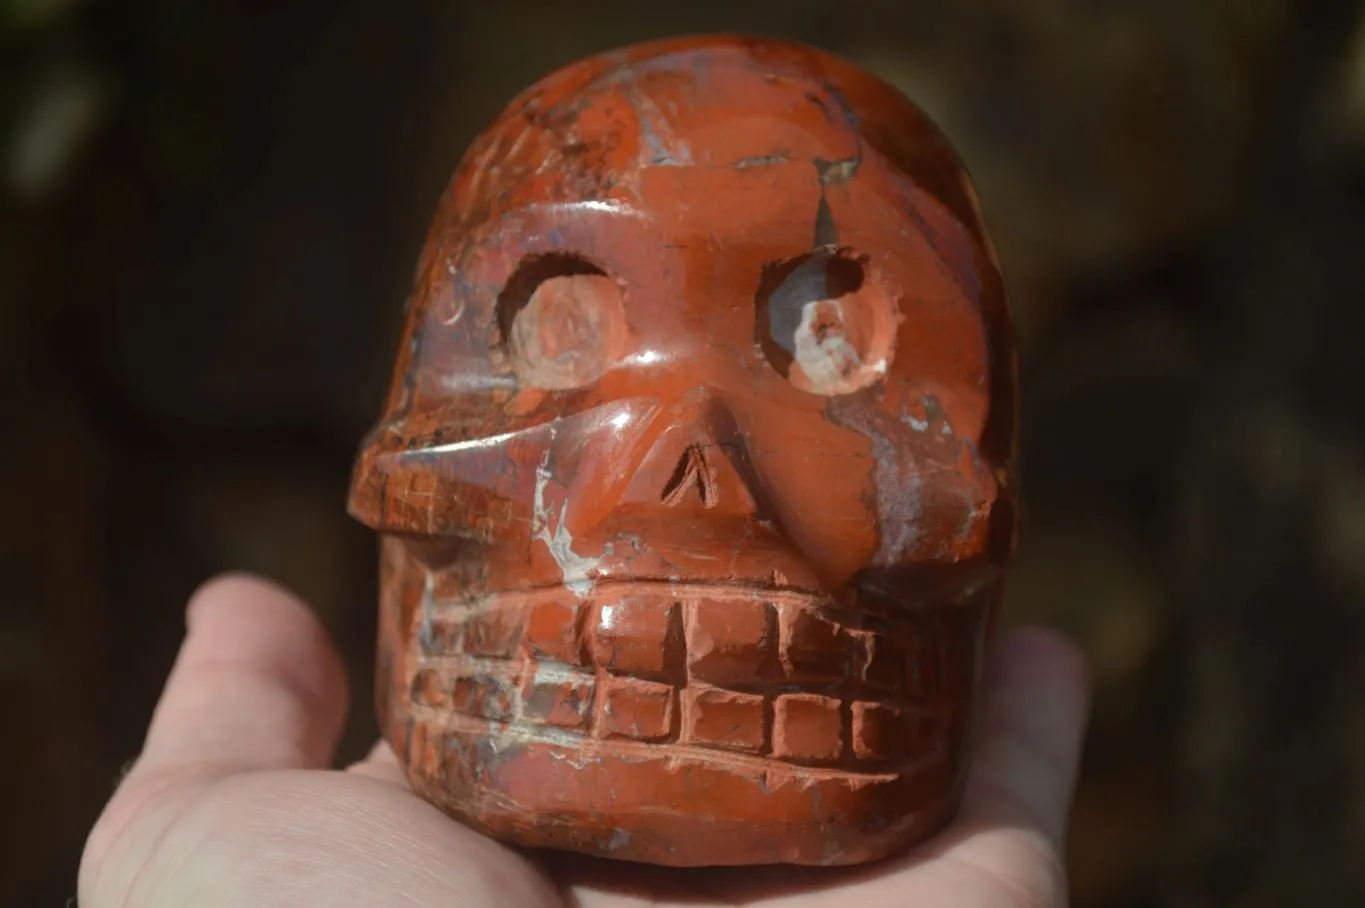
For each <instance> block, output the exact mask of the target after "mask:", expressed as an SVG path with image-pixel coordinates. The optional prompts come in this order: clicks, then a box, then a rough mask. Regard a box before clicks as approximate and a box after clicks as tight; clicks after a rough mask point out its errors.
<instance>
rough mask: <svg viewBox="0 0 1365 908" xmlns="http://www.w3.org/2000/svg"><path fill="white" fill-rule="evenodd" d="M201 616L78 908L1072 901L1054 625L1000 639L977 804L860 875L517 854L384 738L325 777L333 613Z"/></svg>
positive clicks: (217, 603) (337, 679)
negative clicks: (455, 809)
mask: <svg viewBox="0 0 1365 908" xmlns="http://www.w3.org/2000/svg"><path fill="white" fill-rule="evenodd" d="M189 614H190V633H189V636H188V638H187V640H186V643H185V646H184V648H183V649H182V651H181V655H180V658H179V660H178V661H177V664H176V667H175V669H174V670H173V672H172V674H171V678H170V680H169V682H168V684H167V687H166V690H165V693H164V694H163V697H162V701H161V703H160V704H159V706H158V707H157V712H156V715H155V717H154V719H153V722H152V727H151V729H150V731H149V733H148V737H147V744H146V748H145V750H144V752H143V754H142V756H141V757H140V758H139V760H138V762H137V763H136V764H135V766H134V767H133V769H132V770H131V771H130V772H129V774H128V776H127V778H126V779H125V780H124V782H123V784H122V785H121V786H120V788H119V791H118V792H117V793H116V795H115V797H114V799H113V800H112V801H111V802H110V804H109V806H108V807H107V809H106V811H105V813H104V815H103V816H102V817H101V818H100V821H99V823H98V824H97V825H96V827H95V829H94V830H93V831H92V833H91V835H90V839H89V842H88V843H87V846H86V853H85V856H84V858H83V860H82V864H81V874H80V888H79V892H80V895H79V903H80V905H81V908H122V906H126V908H161V906H175V908H185V906H193V908H219V906H221V908H237V906H252V908H276V906H281V908H282V906H329V908H352V906H357V908H358V906H371V905H375V906H385V908H428V906H446V905H455V904H459V905H462V906H517V908H521V906H526V908H540V906H545V908H549V906H566V908H598V906H604V908H605V906H613V908H616V906H620V908H628V906H634V905H689V906H704V905H752V906H774V908H776V906H784V908H787V906H789V908H798V906H817V905H818V906H826V908H838V906H842V905H856V906H858V908H875V906H882V905H887V906H890V905H906V904H911V905H916V904H924V905H942V906H963V908H968V906H970V908H977V906H980V908H1026V906H1027V908H1037V906H1049V908H1052V906H1063V905H1065V903H1066V891H1065V878H1064V875H1063V872H1062V868H1061V862H1060V857H1059V853H1060V848H1061V843H1062V839H1063V836H1064V831H1065V818H1066V812H1067V808H1068V806H1069V801H1070V797H1071V792H1072V787H1073V785H1074V781H1075V772H1076V761H1077V754H1078V750H1079V743H1080V737H1081V729H1082V725H1083V721H1084V717H1085V713H1086V707H1087V704H1086V685H1085V682H1084V677H1083V669H1082V666H1081V663H1080V660H1079V657H1078V656H1077V655H1076V654H1075V652H1074V650H1072V648H1071V647H1070V646H1069V645H1067V644H1065V643H1062V642H1061V641H1060V640H1059V639H1057V638H1056V637H1054V636H1052V635H1050V634H1045V633H1042V632H1036V631H1035V632H1022V633H1019V634H1016V635H1015V636H1014V637H1012V638H1009V639H1007V640H1005V641H1003V642H1002V643H1001V644H1000V645H999V646H998V647H997V648H996V652H995V656H994V657H993V663H992V666H991V670H990V671H989V673H988V691H987V702H986V708H985V713H986V715H985V721H984V724H983V729H982V737H981V742H980V746H979V750H978V754H979V755H978V759H977V761H976V764H975V766H974V768H973V771H972V777H971V779H970V780H969V783H968V790H967V796H966V800H965V803H964V805H963V810H962V812H961V815H960V816H959V818H958V819H957V821H956V822H955V823H954V824H953V825H952V826H951V827H950V828H949V829H948V830H946V831H945V832H944V833H943V834H941V835H940V836H938V837H937V838H935V839H934V840H932V841H930V842H929V843H926V845H924V846H923V847H921V848H919V849H916V850H915V851H914V852H912V853H909V854H906V855H904V856H901V857H898V858H893V859H890V860H887V861H883V862H880V863H877V864H874V865H869V866H866V867H861V868H850V869H838V870H825V869H804V868H792V867H769V868H757V869H753V868H749V869H743V868H735V869H717V868H705V869H697V870H686V871H683V870H668V869H663V868H658V867H649V866H645V865H635V864H622V863H617V862H610V861H600V860H595V859H590V858H586V857H583V856H580V855H568V854H563V855H532V856H528V855H527V854H523V853H521V852H518V851H517V850H515V849H512V848H508V847H506V846H504V845H501V844H499V843H497V842H494V841H492V840H490V839H487V838H485V837H483V836H480V835H478V834H477V833H474V832H473V831H471V830H469V829H467V828H466V827H464V826H461V825H460V824H458V823H455V822H452V821H451V820H450V819H448V818H447V817H445V816H444V815H442V814H441V813H440V812H439V811H437V810H436V809H435V808H433V807H431V806H430V805H428V804H426V803H425V802H423V801H421V800H420V799H419V798H417V797H416V796H415V795H413V794H412V793H411V791H410V790H409V789H408V786H407V783H406V781H405V779H404V778H403V776H402V773H401V771H400V770H399V768H398V766H397V763H396V762H395V761H394V759H393V756H392V754H391V753H390V752H389V751H388V749H387V747H385V746H383V745H382V744H381V745H380V746H378V747H376V748H375V750H374V752H373V753H372V754H371V755H370V757H369V758H367V759H366V760H364V761H362V762H360V763H357V764H355V765H354V766H351V767H349V768H348V769H346V770H344V771H337V770H330V769H326V768H325V767H327V766H328V765H329V764H330V762H331V759H332V753H333V751H334V749H335V746H336V739H337V737H338V735H339V733H340V729H341V726H342V723H343V721H344V718H345V714H346V702H345V697H344V690H345V684H344V679H343V672H342V668H341V664H340V660H339V659H338V657H337V655H336V653H335V651H334V650H333V649H332V647H331V645H330V643H329V642H328V640H327V638H326V636H325V634H324V632H323V631H322V630H321V628H320V627H319V625H318V623H317V621H316V619H314V618H313V616H312V615H311V614H310V613H309V612H308V611H307V609H305V608H304V607H303V606H302V605H301V604H299V603H298V602H297V601H296V600H294V599H293V598H292V597H290V596H288V594H286V593H284V592H283V591H281V590H279V589H277V588H275V587H273V586H270V585H268V584H264V583H262V582H259V581H253V580H248V579H243V578H234V579H227V580H221V581H217V582H215V583H213V584H211V585H209V586H208V587H206V588H205V589H204V590H202V591H201V592H200V593H199V594H198V595H197V596H196V597H195V599H194V601H193V602H192V603H191V607H190V613H189Z"/></svg>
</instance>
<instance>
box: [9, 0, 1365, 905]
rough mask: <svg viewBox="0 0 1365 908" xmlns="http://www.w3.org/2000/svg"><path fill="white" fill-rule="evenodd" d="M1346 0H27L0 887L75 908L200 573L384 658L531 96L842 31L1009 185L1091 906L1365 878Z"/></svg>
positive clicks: (1034, 526) (1353, 143) (1357, 24)
mask: <svg viewBox="0 0 1365 908" xmlns="http://www.w3.org/2000/svg"><path fill="white" fill-rule="evenodd" d="M1359 6H1360V4H1359V3H1356V2H1346V0H1338V2H1326V0H1323V2H1319V0H1298V2H1294V0H1131V2H1126V3H1125V2H1120V0H1032V2H1016V0H955V2H951V3H945V2H941V0H924V2H904V0H858V2H848V0H843V2H840V0H782V2H774V3H755V2H751V3H744V2H736V0H719V2H717V0H706V2H696V0H693V2H689V3H686V4H684V3H677V4H672V5H670V4H665V3H652V4H639V3H633V2H626V0H616V2H605V3H584V2H567V0H564V2H551V0H538V2H537V0H516V2H512V0H503V2H496V3H494V2H487V3H478V4H474V3H468V4H464V3H454V2H449V3H405V4H397V3H395V4H380V3H372V2H362V0H298V2H293V3H284V2H269V0H238V2H190V0H125V2H120V3H114V2H106V3H100V2H93V0H90V2H87V0H0V130H2V131H0V179H2V180H3V183H2V184H0V188H2V189H3V197H2V200H0V376H2V377H3V378H0V408H2V409H3V412H4V418H3V420H0V518H2V519H0V590H3V606H0V717H3V723H4V724H3V728H4V732H3V739H4V741H5V744H4V746H3V747H0V778H2V779H4V782H3V783H0V784H3V786H4V794H3V800H4V805H5V809H4V810H3V811H0V842H3V843H4V847H3V848H0V880H3V881H4V882H3V883H0V903H3V904H5V905H14V906H16V908H19V906H24V908H28V906H39V905H61V904H63V900H64V899H65V898H66V897H67V896H68V895H70V894H72V892H74V886H75V884H74V875H75V871H76V863H77V859H78V856H79V853H80V849H81V844H82V838H83V836H84V833H85V831H86V830H87V828H88V827H89V825H90V823H91V822H92V821H93V820H94V818H95V816H96V814H97V812H98V810H99V808H100V806H101V805H102V803H103V801H104V799H105V798H106V797H107V796H108V795H109V793H110V792H111V790H112V788H113V785H114V783H115V781H116V778H117V775H118V771H119V768H120V766H121V765H123V764H124V762H125V761H127V760H128V759H129V758H131V757H132V756H134V755H135V754H136V752H137V749H138V746H139V741H140V736H141V734H142V732H143V730H144V728H145V723H146V720H147V717H148V713H149V710H150V708H151V706H152V703H153V701H154V697H155V695H156V693H157V691H158V689H159V687H160V684H161V682H162V680H163V678H164V675H165V673H166V671H167V669H168V667H169V665H170V662H171V659H172V657H173V655H174V651H175V648H176V646H177V644H178V642H179V638H180V634H181V632H182V628H183V624H182V608H183V605H184V602H185V598H186V596H187V595H188V594H189V593H190V592H191V591H192V589H193V588H194V587H195V586H196V585H197V584H199V583H200V582H201V581H202V580H204V579H205V578H206V577H208V576H209V575H211V574H213V573H214V572H217V571H220V570H224V569H229V568H248V569H252V570H256V571H261V572H264V573H266V574H269V575H271V576H273V577H275V578H278V579H280V580H282V581H284V582H285V583H288V584H290V585H292V586H294V587H295V588H297V589H298V590H299V591H301V592H302V593H303V594H304V595H306V596H307V597H308V598H309V599H310V600H311V601H312V602H314V603H316V605H317V607H318V609H319V610H320V611H321V612H322V614H323V615H324V617H325V619H326V621H327V623H328V625H329V626H330V628H331V629H332V631H333V632H334V633H335V635H336V638H337V640H338V642H339V644H340V645H341V647H342V648H343V649H344V651H345V653H346V656H347V659H348V660H349V663H350V665H351V667H352V670H353V685H354V687H355V696H356V702H357V707H356V711H355V715H354V718H353V722H352V728H351V731H350V733H349V734H348V736H347V740H346V752H347V756H355V755H356V754H358V753H359V752H361V751H362V750H363V748H365V747H366V745H368V743H369V742H370V740H371V738H372V736H373V734H374V725H373V720H372V718H371V715H370V696H369V674H370V671H371V668H372V656H371V646H372V636H373V632H374V610H375V576H374V575H375V558H374V542H373V540H372V539H371V537H370V536H369V534H368V532H367V531H365V530H364V529H363V528H361V527H360V526H359V525H357V524H355V523H353V522H352V521H350V520H349V519H348V518H347V517H346V515H345V513H344V499H345V492H346V484H347V478H348V471H349V469H350V462H351V457H352V454H353V453H354V450H355V447H356V444H357V442H358V440H359V438H360V436H361V434H362V433H363V432H364V431H365V430H366V429H367V428H368V425H369V423H370V421H371V420H372V419H374V418H375V417H376V416H377V415H378V412H379V405H380V401H381V397H382V394H383V391H384V385H385V382H386V379H387V372H388V368H389V362H390V357H391V356H392V354H393V351H394V348H395V344H396V340H397V332H398V327H399V326H398V318H399V311H400V307H401V304H402V300H403V298H404V296H405V293H406V291H407V289H408V283H409V280H410V278H411V274H412V268H413V265H414V263H415V261H416V256H417V252H418V246H419V243H420V240H421V238H422V235H423V233H424V231H425V228H426V221H427V218H428V217H429V215H430V214H431V212H432V208H433V206H434V204H435V200H436V197H437V195H438V194H439V192H440V190H441V189H442V188H443V186H444V183H445V181H446V180H447V178H448V177H449V174H450V172H451V170H452V168H453V167H454V165H455V163H456V161H457V159H458V158H459V156H460V154H461V152H462V150H463V149H464V147H465V145H466V144H467V143H468V142H469V141H470V139H471V138H472V137H473V135H474V134H475V133H476V132H477V131H478V130H479V129H480V128H482V127H483V126H484V125H485V124H486V123H487V121H488V120H489V119H490V118H491V117H492V116H493V115H494V114H495V113H496V111H497V110H498V109H499V108H500V107H501V106H502V105H503V104H504V103H505V102H506V101H507V100H509V99H510V97H511V96H512V95H513V94H514V93H515V92H516V91H518V90H519V89H521V88H522V87H524V86H525V85H526V84H528V83H529V82H531V81H533V80H534V79H535V78H537V77H539V76H540V75H542V74H544V73H545V72H546V71H548V70H549V69H551V68H553V67H555V66H557V65H559V64H561V63H565V62H567V61H569V60H570V59H572V58H575V57H578V56H580V55H583V54H586V53H589V52H592V51H596V50H599V49H603V48H605V47H608V46H611V45H615V44H620V43H625V42H629V41H633V40H639V39H643V38H648V37H654V36H660V35H664V34H668V33H676V32H688V31H699V30H707V31H710V30H720V29H725V30H744V31H754V32H762V33H768V34H773V35H779V36H787V37H794V38H798V39H804V40H808V41H812V42H815V43H818V44H821V45H823V46H825V47H828V48H830V49H832V50H835V51H838V52H841V53H843V54H846V55H848V56H850V57H852V58H853V59H855V60H857V61H860V62H862V63H863V64H865V65H867V66H868V67H870V68H872V69H873V70H875V71H877V72H878V73H880V74H882V75H883V76H884V77H886V78H887V79H889V80H890V81H891V82H893V83H895V84H896V85H898V86H900V87H902V88H903V89H904V90H905V91H906V92H907V93H909V94H910V95H911V96H912V97H914V98H915V99H916V100H918V101H919V102H920V103H921V104H922V105H923V106H924V107H925V108H926V109H927V110H928V111H929V112H930V113H931V114H932V115H933V116H934V117H935V118H936V119H938V120H939V122H940V123H941V124H942V125H943V127H944V128H945V129H946V130H947V132H948V133H949V134H950V135H951V136H952V138H953V139H954V141H955V142H956V143H957V145H958V147H959V150H960V151H961V153H962V155H963V156H964V157H965V159H966V161H967V163H968V165H969V167H970V169H971V170H972V172H973V175H974V176H975V178H976V180H977V183H978V186H979V189H980V194H981V197H982V199H983V203H984V206H985V209H986V213H987V216H988V218H989V221H990V225H991V227H992V229H993V231H994V235H995V238H996V241H997V244H998V246H999V249H1000V253H1001V257H1002V259H1003V262H1004V265H1005V268H1006V272H1007V277H1008V279H1009V281H1010V285H1011V288H1012V292H1013V297H1014V300H1015V305H1016V311H1017V316H1018V321H1019V326H1020V335H1021V343H1022V358H1023V375H1024V382H1025V385H1024V387H1025V392H1024V426H1025V435H1024V445H1025V450H1024V458H1023V460H1024V467H1025V470H1026V475H1025V482H1026V487H1025V491H1026V494H1027V495H1028V498H1029V504H1030V510H1029V515H1028V516H1029V526H1028V531H1027V534H1026V537H1025V542H1024V546H1023V551H1022V555H1021V563H1020V565H1019V569H1018V572H1017V577H1016V579H1015V581H1014V584H1013V587H1012V590H1011V594H1010V609H1011V611H1010V617H1011V620H1014V621H1025V620H1028V621H1037V620H1041V621H1046V622H1049V623H1052V624H1055V625H1057V626H1060V627H1061V628H1063V629H1065V630H1067V631H1069V632H1070V633H1071V634H1073V635H1074V636H1075V637H1076V638H1077V639H1078V640H1080V641H1081V642H1082V644H1083V645H1084V646H1085V648H1086V649H1087V651H1088V652H1089V654H1090V656H1091V658H1092V659H1093V662H1094V668H1095V679H1096V684H1097V702H1096V716H1095V719H1094V723H1093V727H1092V730H1091V735H1090V740H1089V744H1088V751H1087V764H1086V769H1085V778H1084V781H1083V784H1082V787H1081V791H1080V795H1079V798H1078V802H1077V806H1076V811H1075V819H1074V834H1073V844H1072V847H1071V855H1070V865H1071V873H1072V878H1073V884H1074V896H1075V904H1076V905H1077V906H1078V908H1131V906H1146V905H1154V906H1180V908H1187V906H1188V908H1194V906H1300V905H1302V906H1314V908H1319V906H1320V908H1336V906H1348V905H1361V904H1365V658H1362V656H1361V654H1362V653H1365V611H1363V610H1362V604H1363V602H1362V596H1363V594H1365V459H1363V458H1362V453H1363V452H1362V447H1363V446H1365V423H1362V419H1361V418H1360V417H1361V411H1362V404H1365V356H1362V344H1363V343H1365V217H1362V214H1365V26H1363V25H1362V19H1361V16H1360V9H1359Z"/></svg>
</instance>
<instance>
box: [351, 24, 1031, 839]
mask: <svg viewBox="0 0 1365 908" xmlns="http://www.w3.org/2000/svg"><path fill="white" fill-rule="evenodd" d="M1013 351H1014V348H1013V340H1012V335H1011V323H1010V317H1009V311H1008V307H1007V303H1006V300H1005V296H1004V292H1003V289H1002V285H1001V279H1000V274H999V271H998V267H997V264H996V261H995V258H994V255H993V252H992V250H991V246H990V241H989V239H988V237H987V234H986V231H985V228H984V226H983V224H982V220H981V215H980V212H979V210H978V207H977V204H976V200H975V195H974V193H973V191H972V187H971V184H970V182H969V180H968V178H967V176H966V174H965V173H964V171H963V169H962V166H961V164H960V163H959V162H958V160H957V158H956V157H955V155H954V154H953V152H952V150H951V149H950V148H949V146H948V144H947V142H946V141H945V139H944V138H943V137H942V136H941V135H940V134H939V132H938V131H937V130H936V128H935V127H934V126H933V125H932V124H931V123H930V122H929V121H928V120H927V119H926V118H925V117H924V115H923V114H922V113H920V111H919V110H918V109H917V108H916V107H915V106H914V105H913V104H912V103H911V102H909V101H908V100H906V99H905V98H904V97H902V96H900V95H899V94H897V93H896V92H895V91H894V90H892V89H891V88H889V87H888V86H887V85H885V84H884V83H882V82H880V81H878V80H877V79H875V78H873V77H872V76H870V75H868V74H866V73H864V72H862V71H860V70H858V69H857V68H855V67H854V66H852V65H851V64H849V63H848V62H846V61H844V60H842V59H839V58H837V57H834V56H832V55H829V54H826V53H824V52H822V51H818V50H815V49H812V48H808V47H804V46H797V45H791V44H786V43H781V42H776V41H771V40H758V39H747V38H739V37H703V38H688V39H677V40H671V41H665V42H659V43H653V44H646V45H641V46H636V47H631V48H627V49H625V50H621V51H617V52H613V53H608V54H603V55H600V56H597V57H593V58H591V59H588V60H585V61H582V62H580V63H577V64H574V65H572V66H569V67H567V68H565V69H563V70H561V71H559V72H557V73H555V74H553V75H551V76H549V77H548V78H546V79H545V80H543V81H542V82H540V83H539V84H537V85H535V86H533V87H532V88H530V89H528V90H527V91H526V92H525V93H523V94H522V95H521V96H520V97H518V98H517V99H516V100H515V101H513V103H512V104H511V105H510V106H509V107H508V108H507V110H506V111H505V112H504V113H503V114H502V116H501V117H500V118H499V119H498V120H497V121H496V122H495V123H494V124H493V125H492V126H491V127H490V128H489V130H488V131H487V132H486V133H484V134H483V135H482V136H481V137H480V138H479V139H478V140H477V141H476V142H475V144H474V145H473V147H472V148H471V149H470V150H469V152H468V154H467V155H466V157H465V159H464V160H463V162H462V163H461V164H460V165H459V168H458V170H457V171H456V174H455V177H454V180H453V181H452V183H451V185H450V187H449V190H448V191H447V193H446V194H445V196H444V197H443V199H442V201H441V203H440V205H439V209H438V211H437V214H436V216H435V219H434V221H433V224H432V227H431V232H430V235H429V239H428V242H427V244H426V247H425V250H424V252H423V255H422V258H421V262H420V265H419V268H418V272H417V277H416V285H415V290H414V292H413V295H412V297H411V299H410V301H409V304H408V308H407V312H406V334H405V339H404V341H403V343H402V346H401V349H400V351H399V354H398V360H397V366H396V371H395V378H394V383H393V386H392V391H391V393H390V395H389V397H388V400H387V404H386V409H385V412H384V415H383V417H382V419H381V421H380V422H379V424H378V425H377V426H376V428H375V429H374V431H373V432H372V433H371V434H370V435H369V436H368V437H367V439H366V440H365V442H364V445H363V449H362V451H361V454H360V457H359V459H358V461H357V465H356V472H355V478H354V485H353V488H352V494H351V499H350V508H351V511H352V513H353V514H355V515H356V516H357V517H358V518H359V519H361V520H363V521H364V522H365V523H366V524H368V525H369V526H371V527H373V528H374V529H376V530H377V531H378V532H379V533H380V534H381V536H382V540H383V545H382V549H383V557H382V585H383V586H382V597H381V598H382V602H381V606H380V607H381V619H380V636H379V673H378V679H377V689H378V697H379V703H380V722H381V726H382V729H383V732H384V735H385V736H386V737H387V739H388V740H389V742H390V743H391V744H392V745H393V748H394V750H395V751H396V753H397V754H398V757H399V759H400V761H402V763H403V765H404V766H405V767H406V768H407V771H408V774H409V776H410V778H411V781H412V785H413V787H414V789H415V790H416V791H417V792H418V793H419V794H420V795H421V796H423V797H424V798H427V799H429V800H430V801H431V802H433V803H434V804H436V805H438V806H440V807H441V808H442V809H444V810H445V811H447V812H448V813H449V814H451V815H452V816H454V817H456V818H458V819H459V820H461V821H463V822H465V823H467V824H469V825H471V826H472V827H474V828H476V829H479V830H482V831H484V832H486V833H488V834H490V835H493V836H496V837H498V838H501V839H504V840H506V841H510V842H515V843H519V844H524V845H531V846H549V847H554V848H562V849H570V850H577V851H582V852H588V853H594V854H601V855H607V856H612V857H617V858H622V859H629V860H636V861H647V862H655V863H660V864H670V865H708V864H745V863H775V862H789V863H797V864H849V863H856V862H861V861H867V860H871V859H874V858H877V857H880V856H883V855H886V854H889V853H893V852H895V851H897V850H900V849H904V848H906V847H908V846H909V845H911V844H913V843H915V842H917V841H920V840H922V839H923V838H925V837H927V836H929V835H931V834H933V833H934V832H935V831H937V830H938V829H940V828H941V827H942V826H943V825H944V823H946V822H947V821H948V820H949V819H950V817H951V816H952V815H953V813H954V811H955V810H956V808H957V804H958V799H959V794H960V791H961V787H962V783H963V777H964V772H965V768H966V766H967V761H968V756H969V752H970V740H969V728H970V724H971V719H972V714H973V709H974V706H975V701H976V689H977V686H978V680H977V676H978V672H979V669H980V658H981V650H982V646H983V643H984V641H985V639H986V637H987V635H988V632H989V628H990V626H991V624H992V621H993V618H994V615H995V611H996V609H997V607H998V603H999V600H1000V593H1001V584H1002V576H1003V571H1004V568H1005V567H1006V566H1007V562H1008V560H1009V558H1010V557H1011V555H1012V552H1013V548H1014V537H1015V528H1016V518H1015V511H1016V508H1015V493H1014V488H1013V458H1014V445H1015V441H1014V433H1015V427H1014V418H1015V365H1014V352H1013Z"/></svg>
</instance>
